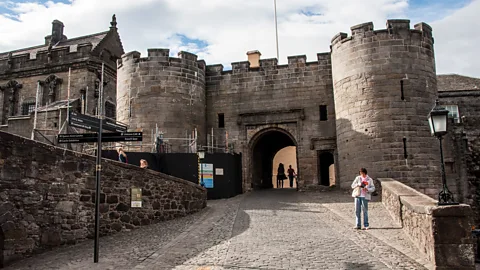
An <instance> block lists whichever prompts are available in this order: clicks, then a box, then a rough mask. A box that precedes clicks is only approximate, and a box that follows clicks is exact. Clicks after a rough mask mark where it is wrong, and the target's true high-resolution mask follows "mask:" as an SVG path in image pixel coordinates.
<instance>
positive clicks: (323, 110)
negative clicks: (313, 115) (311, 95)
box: [320, 105, 328, 121]
mask: <svg viewBox="0 0 480 270" xmlns="http://www.w3.org/2000/svg"><path fill="white" fill-rule="evenodd" d="M327 120H328V118H327V105H320V121H327Z"/></svg>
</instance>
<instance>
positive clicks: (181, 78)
mask: <svg viewBox="0 0 480 270" xmlns="http://www.w3.org/2000/svg"><path fill="white" fill-rule="evenodd" d="M178 56H179V57H178V58H174V57H169V50H168V49H149V50H148V57H146V58H141V57H140V53H139V52H130V53H127V54H124V55H123V56H122V59H121V60H119V61H118V73H117V77H118V81H119V84H118V87H117V120H118V121H121V122H123V123H128V125H129V128H130V130H138V131H140V130H142V131H143V132H144V139H143V144H147V145H152V146H153V143H154V141H152V135H151V134H152V132H155V130H156V127H157V126H158V130H159V131H161V132H163V133H164V137H165V138H177V139H178V138H179V139H181V138H186V137H187V134H188V135H190V134H192V131H194V130H195V129H197V134H198V136H199V141H198V143H199V144H202V143H205V138H204V136H205V135H204V134H205V132H206V130H205V107H206V103H205V62H204V61H201V60H200V61H197V56H196V55H194V54H191V53H188V52H183V51H182V52H180V53H179V54H178ZM169 144H170V145H171V147H172V150H173V151H185V150H186V147H187V146H186V142H185V141H180V140H170V141H169ZM130 150H134V149H130ZM144 150H145V149H144ZM148 150H151V148H150V149H148Z"/></svg>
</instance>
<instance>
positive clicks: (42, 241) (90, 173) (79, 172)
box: [0, 132, 207, 262]
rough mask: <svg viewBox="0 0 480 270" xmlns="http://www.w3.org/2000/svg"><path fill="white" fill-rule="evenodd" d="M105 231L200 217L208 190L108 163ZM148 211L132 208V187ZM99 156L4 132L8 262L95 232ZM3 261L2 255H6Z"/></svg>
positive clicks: (2, 212)
mask: <svg viewBox="0 0 480 270" xmlns="http://www.w3.org/2000/svg"><path fill="white" fill-rule="evenodd" d="M101 179H102V181H101V194H100V213H101V221H100V232H101V235H107V234H111V233H115V232H119V231H123V230H126V229H134V228H136V227H138V226H143V225H148V224H153V223H157V222H159V221H162V220H167V219H172V218H176V217H181V216H185V215H188V214H190V213H193V212H196V211H198V210H200V209H202V208H204V207H205V206H206V198H207V193H206V190H205V189H203V188H201V187H199V186H197V185H195V184H192V183H190V182H188V181H186V180H182V179H178V178H175V177H171V176H168V175H165V174H161V173H158V172H154V171H151V170H144V169H141V168H139V167H137V166H133V165H127V164H123V163H119V162H116V161H111V160H102V178H101ZM133 187H136V188H141V189H142V204H143V205H142V207H141V208H131V207H130V202H131V188H133ZM94 198H95V157H93V156H88V155H83V154H80V153H77V152H72V151H68V150H66V149H60V148H56V147H53V146H49V145H46V144H43V143H38V142H34V141H30V140H27V139H23V138H21V137H17V136H14V135H11V134H8V133H4V132H0V229H1V232H0V234H1V233H2V232H3V235H4V236H5V240H4V241H5V242H4V249H3V255H4V259H5V262H8V261H11V260H16V259H20V258H22V257H23V256H26V255H30V254H32V253H36V252H40V251H42V250H44V249H47V248H50V247H54V246H59V245H64V244H75V243H77V242H79V241H82V240H84V239H87V238H92V237H93V234H94V213H95V208H94V202H95V199H94ZM0 258H1V257H0Z"/></svg>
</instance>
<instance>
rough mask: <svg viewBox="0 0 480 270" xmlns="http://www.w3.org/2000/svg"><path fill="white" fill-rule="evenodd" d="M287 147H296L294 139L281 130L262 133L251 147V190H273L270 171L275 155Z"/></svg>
mask: <svg viewBox="0 0 480 270" xmlns="http://www.w3.org/2000/svg"><path fill="white" fill-rule="evenodd" d="M287 146H296V144H295V142H294V139H293V138H292V137H291V136H290V135H288V134H287V132H286V131H283V130H281V129H271V130H268V131H265V132H262V133H261V134H259V135H258V137H257V138H256V139H255V140H254V142H253V146H252V159H251V166H250V168H251V169H252V188H253V189H264V188H273V184H272V170H273V159H274V157H275V154H276V153H277V152H278V151H279V150H280V149H283V148H285V147H287Z"/></svg>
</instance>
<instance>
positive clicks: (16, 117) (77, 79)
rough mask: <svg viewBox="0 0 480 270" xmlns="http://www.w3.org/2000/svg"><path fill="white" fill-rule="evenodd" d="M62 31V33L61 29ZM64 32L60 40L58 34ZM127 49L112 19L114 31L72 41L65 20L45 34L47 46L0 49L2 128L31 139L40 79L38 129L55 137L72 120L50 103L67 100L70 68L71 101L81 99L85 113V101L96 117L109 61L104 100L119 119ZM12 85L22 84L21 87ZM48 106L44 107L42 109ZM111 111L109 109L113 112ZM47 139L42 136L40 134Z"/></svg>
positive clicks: (76, 108) (89, 110) (39, 138)
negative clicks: (121, 64)
mask: <svg viewBox="0 0 480 270" xmlns="http://www.w3.org/2000/svg"><path fill="white" fill-rule="evenodd" d="M59 29H61V31H59ZM59 32H61V33H62V35H60V36H59V37H57V38H53V39H52V36H54V35H56V34H57V33H59ZM123 53H124V51H123V47H122V44H121V41H120V37H119V35H118V32H117V28H116V19H115V17H113V18H112V22H111V27H110V29H109V31H105V32H101V33H97V34H93V35H88V36H83V37H78V38H71V39H67V37H65V36H63V24H62V23H61V22H59V21H54V22H53V26H52V35H49V36H47V37H46V38H45V44H42V45H39V46H35V47H30V48H25V49H20V50H15V51H12V52H9V53H0V90H1V91H0V130H2V131H8V132H11V133H15V134H18V135H21V136H24V137H30V136H31V133H32V128H33V113H31V112H32V110H31V109H30V110H29V106H32V105H33V106H35V101H36V92H37V83H38V82H40V91H39V102H38V107H39V108H40V110H39V113H38V114H39V115H38V118H39V119H41V120H42V121H37V129H39V130H52V132H42V133H43V134H44V136H45V137H46V138H48V139H49V140H50V141H52V142H53V141H54V138H55V135H56V133H55V132H54V131H57V130H60V128H61V126H62V124H63V122H64V121H65V119H66V111H65V109H64V111H63V114H62V115H60V110H59V109H58V108H57V106H53V107H50V108H49V112H48V115H46V114H47V113H45V109H44V107H45V106H46V105H49V104H55V102H59V101H66V100H67V95H68V93H67V92H68V81H69V76H68V75H69V74H68V71H69V69H71V76H70V100H71V101H73V100H76V102H75V103H74V108H73V109H74V110H78V111H79V112H80V111H81V103H82V101H81V99H82V98H83V102H85V106H84V108H85V109H86V111H85V113H88V114H92V115H94V114H95V113H96V110H97V103H98V97H99V90H100V80H101V66H102V63H104V64H105V73H104V101H105V102H106V104H107V103H108V104H112V105H113V108H114V109H113V115H109V116H110V117H111V118H115V111H114V110H115V103H116V84H117V83H116V82H117V74H116V60H117V59H118V58H120V56H121V55H122V54H123ZM12 85H17V87H15V89H14V88H13V87H12ZM42 107H43V109H42ZM107 114H108V112H107ZM36 138H37V139H38V140H41V141H42V140H43V139H44V138H43V137H42V136H37V137H36Z"/></svg>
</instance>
